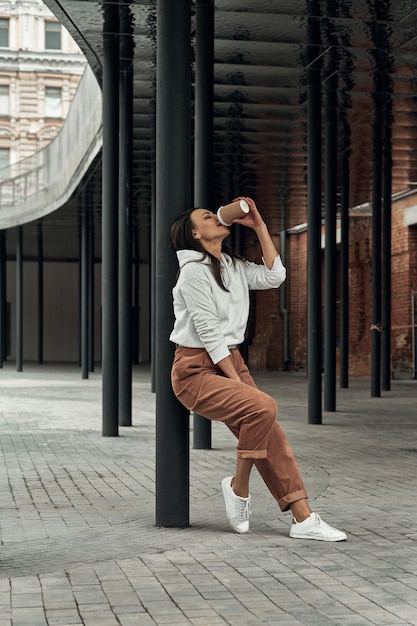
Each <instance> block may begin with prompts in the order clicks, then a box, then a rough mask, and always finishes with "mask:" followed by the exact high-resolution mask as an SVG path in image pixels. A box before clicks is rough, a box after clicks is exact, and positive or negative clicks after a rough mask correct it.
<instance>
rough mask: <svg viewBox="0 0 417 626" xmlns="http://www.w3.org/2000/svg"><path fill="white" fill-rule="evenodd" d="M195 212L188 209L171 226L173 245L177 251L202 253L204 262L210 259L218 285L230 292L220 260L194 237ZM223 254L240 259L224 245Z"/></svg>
mask: <svg viewBox="0 0 417 626" xmlns="http://www.w3.org/2000/svg"><path fill="white" fill-rule="evenodd" d="M193 211H195V208H193V209H188V211H184V213H181V215H180V217H179V218H178V219H177V220H176V221H175V222H174V223H173V225H172V226H171V242H172V245H173V246H174V248H175V250H196V251H197V252H201V254H202V256H201V260H202V261H203V260H204V259H205V258H207V257H208V258H209V259H210V261H211V263H210V267H211V270H212V272H213V276H214V279H215V281H216V283H217V284H218V285H219V287H221V288H222V289H224V291H229V290H228V289H227V287H226V286H225V284H224V283H223V280H222V274H221V264H220V261H219V259H217V258H216V257H215V256H214V255H213V254H210V252H207V250H206V249H205V248H204V247H203V246H202V245H201V243H200V240H199V239H195V238H194V237H193V230H194V228H195V226H194V224H193V223H192V221H191V214H192V212H193ZM222 252H225V253H226V254H228V255H229V256H230V257H232V259H233V260H234V259H236V258H239V257H238V255H236V254H234V253H233V252H231V251H230V250H229V248H228V247H227V246H226V245H224V243H223V244H222Z"/></svg>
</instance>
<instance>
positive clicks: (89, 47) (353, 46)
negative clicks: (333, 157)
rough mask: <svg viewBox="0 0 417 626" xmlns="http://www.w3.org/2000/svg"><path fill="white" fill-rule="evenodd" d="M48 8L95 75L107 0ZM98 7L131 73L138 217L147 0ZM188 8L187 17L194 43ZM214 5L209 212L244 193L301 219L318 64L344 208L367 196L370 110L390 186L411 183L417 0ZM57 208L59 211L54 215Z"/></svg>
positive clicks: (146, 106)
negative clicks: (112, 14)
mask: <svg viewBox="0 0 417 626" xmlns="http://www.w3.org/2000/svg"><path fill="white" fill-rule="evenodd" d="M46 4H47V5H48V7H49V8H50V9H51V10H52V11H53V12H54V14H55V15H56V16H57V18H58V19H59V20H60V21H61V22H62V23H63V24H64V25H65V26H66V27H67V29H68V30H69V32H70V33H71V35H72V36H73V37H74V39H75V40H76V41H77V43H78V44H79V46H80V47H81V49H82V50H83V52H84V53H85V55H86V57H87V59H88V62H89V63H90V65H91V66H92V68H93V70H94V72H95V74H96V76H97V78H98V80H99V81H100V80H101V73H102V48H103V5H104V2H94V1H90V0H47V1H46ZM107 4H113V5H114V6H118V7H119V20H118V21H117V22H115V26H114V28H115V34H118V35H119V37H120V43H121V46H124V47H123V50H124V51H125V52H124V54H125V55H126V56H127V57H128V59H129V58H131V61H132V63H133V68H134V156H133V159H134V162H133V175H134V212H135V215H136V216H137V218H138V219H141V217H140V216H141V215H142V216H143V217H145V216H149V214H150V211H151V189H152V185H151V180H152V172H153V164H154V149H153V140H154V139H153V129H154V127H155V120H154V111H155V71H156V70H155V58H156V46H157V24H156V12H157V9H156V1H153V2H140V1H132V2H124V1H119V2H117V1H115V2H113V3H107ZM196 4H197V1H196V2H194V3H193V4H192V12H191V13H192V15H191V20H190V41H191V45H193V46H194V24H193V21H194V11H195V5H196ZM203 4H204V3H203ZM214 6H215V25H214V85H213V127H214V142H213V166H214V167H213V207H212V208H215V207H217V206H218V205H219V204H221V203H223V202H225V201H227V200H229V199H230V198H232V197H233V196H234V195H235V194H238V193H241V194H244V195H250V196H253V197H254V198H255V199H256V200H257V201H258V202H259V205H260V206H261V207H263V208H266V209H267V210H268V211H269V210H277V211H279V210H281V209H285V223H286V227H293V226H295V225H297V224H299V223H302V222H305V221H306V207H307V185H306V176H307V76H308V69H309V68H311V67H312V63H313V64H316V63H317V60H319V63H320V81H321V88H322V120H323V122H322V129H323V130H322V136H323V146H324V141H325V121H326V115H327V114H328V107H329V106H331V107H333V109H334V108H336V123H337V137H338V160H339V161H340V160H341V159H342V158H345V159H347V161H346V162H347V163H348V164H349V173H350V181H349V205H350V206H351V207H354V206H356V205H359V204H362V203H366V202H368V201H370V200H371V198H372V168H373V132H374V123H375V111H376V110H378V111H381V112H382V116H383V117H382V126H381V128H382V132H383V134H384V137H386V138H388V140H389V141H390V142H392V151H391V154H392V191H393V193H396V192H399V191H403V190H406V189H408V188H410V187H412V186H413V184H415V182H416V181H417V160H416V158H417V157H416V155H417V151H416V150H415V148H416V146H417V132H416V110H417V104H416V93H417V85H416V64H417V19H416V18H417V7H416V3H415V0H350V1H349V0H326V1H324V0H313V1H311V0H310V1H309V0H273V1H271V0H245V1H242V0H215V2H214ZM116 31H117V32H116ZM317 71H318V70H317ZM329 85H333V90H335V98H333V99H330V98H328V91H329V89H328V87H329ZM378 132H380V131H378ZM323 152H324V148H323ZM99 170H100V168H99V167H97V172H98V174H97V175H99ZM323 180H324V166H323ZM339 186H340V183H339V182H338V195H337V197H338V198H340V188H339ZM338 208H339V207H338V206H335V210H336V211H337V210H338ZM65 210H66V211H68V210H69V208H68V207H66V208H63V209H62V210H60V211H59V212H57V213H58V214H57V215H56V216H55V218H54V219H55V220H56V221H57V222H58V221H59V219H60V217H59V215H60V214H62V215H63V214H64V212H65ZM73 213H74V215H75V214H76V211H73ZM51 219H52V216H51ZM62 219H63V220H64V222H65V219H67V220H69V221H71V218H70V217H68V216H67V217H66V218H65V217H63V218H62ZM46 221H48V220H46ZM75 221H76V219H75V217H74V223H75ZM98 253H99V252H98Z"/></svg>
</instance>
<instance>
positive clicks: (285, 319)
mask: <svg viewBox="0 0 417 626" xmlns="http://www.w3.org/2000/svg"><path fill="white" fill-rule="evenodd" d="M280 209H281V210H280V221H281V232H280V251H281V258H282V262H283V263H284V265H285V262H286V258H285V257H286V244H287V231H286V229H285V225H286V224H285V223H286V219H285V218H286V215H285V201H284V198H283V197H282V198H281V207H280ZM279 296H280V313H281V317H282V328H283V351H284V363H283V370H284V372H287V371H288V368H289V365H290V314H289V311H288V309H287V288H286V282H285V281H284V282H283V284H282V285H281V287H280V291H279Z"/></svg>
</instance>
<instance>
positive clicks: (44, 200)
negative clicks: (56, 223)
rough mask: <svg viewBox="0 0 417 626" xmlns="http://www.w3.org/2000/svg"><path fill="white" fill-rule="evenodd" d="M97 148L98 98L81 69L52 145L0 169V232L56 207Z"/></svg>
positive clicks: (88, 73) (93, 82) (90, 77)
mask: <svg viewBox="0 0 417 626" xmlns="http://www.w3.org/2000/svg"><path fill="white" fill-rule="evenodd" d="M101 145H102V93H101V90H100V87H99V85H98V83H97V80H96V78H95V76H94V74H93V72H92V70H91V69H90V68H89V66H86V69H85V71H84V74H83V76H82V78H81V80H80V83H79V86H78V89H77V92H76V94H75V96H74V100H73V102H72V104H71V108H70V110H69V113H68V116H67V118H66V120H65V122H64V124H63V126H62V128H61V130H60V132H59V133H58V135H57V136H56V137H55V139H53V140H52V141H51V142H50V143H49V144H48V145H47V146H46V147H45V148H42V150H39V152H36V153H35V154H33V155H31V156H30V157H28V158H26V159H23V160H22V161H19V162H18V163H14V164H13V165H8V166H7V167H6V168H3V170H1V169H0V228H1V229H5V228H10V227H12V226H16V225H19V224H24V223H27V222H30V221H32V220H34V219H37V218H39V217H42V216H43V215H47V214H48V213H51V212H52V211H54V210H56V209H58V208H59V207H60V206H62V205H63V204H64V203H65V201H66V200H68V198H69V197H70V196H71V194H72V193H73V191H74V190H75V188H76V187H77V185H78V184H79V182H80V181H81V179H82V177H83V176H84V174H85V173H86V171H87V170H88V168H89V166H90V165H91V163H92V161H93V160H94V158H95V156H96V155H97V154H98V152H99V150H100V148H101ZM2 171H3V176H2Z"/></svg>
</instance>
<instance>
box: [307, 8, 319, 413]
mask: <svg viewBox="0 0 417 626" xmlns="http://www.w3.org/2000/svg"><path fill="white" fill-rule="evenodd" d="M309 12H310V15H312V16H313V17H310V18H309V42H310V44H311V45H310V46H309V47H308V50H307V54H308V69H307V141H308V152H307V194H308V200H307V220H308V233H307V283H308V286H307V291H308V294H307V375H308V389H307V393H308V422H309V423H310V424H321V423H322V400H321V396H322V391H321V368H322V332H321V323H322V315H321V60H320V47H319V43H320V22H319V18H318V17H317V16H319V15H320V6H319V3H318V2H310V3H309Z"/></svg>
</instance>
